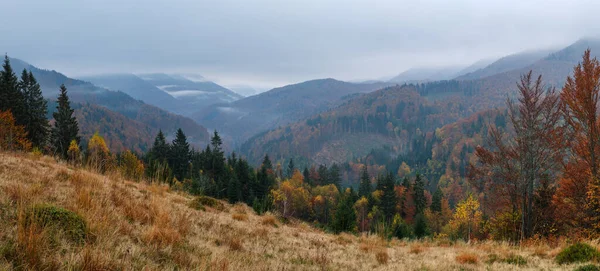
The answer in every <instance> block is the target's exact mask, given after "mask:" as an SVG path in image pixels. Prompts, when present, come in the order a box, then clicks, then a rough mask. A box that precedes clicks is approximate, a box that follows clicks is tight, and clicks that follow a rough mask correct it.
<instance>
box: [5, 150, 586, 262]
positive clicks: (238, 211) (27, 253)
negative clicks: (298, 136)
mask: <svg viewBox="0 0 600 271" xmlns="http://www.w3.org/2000/svg"><path fill="white" fill-rule="evenodd" d="M191 200H192V197H191V196H189V195H187V194H183V193H177V192H173V191H170V190H169V189H168V188H167V187H165V186H159V185H151V184H146V183H135V182H130V181H127V180H123V179H122V178H120V177H119V176H118V175H111V176H102V175H97V174H94V173H90V172H88V171H84V170H80V169H74V168H72V167H69V166H67V165H65V164H62V163H57V162H55V161H54V160H53V159H52V158H49V157H37V158H36V157H33V156H32V155H28V154H7V153H1V152H0V229H2V230H1V231H0V270H4V269H9V270H10V269H13V268H14V265H19V264H20V267H22V268H23V269H47V270H53V269H61V270H64V269H69V270H73V269H75V270H120V269H135V270H140V269H147V270H173V269H176V268H179V269H186V270H189V269H193V270H197V269H200V270H370V269H376V270H460V269H472V270H486V269H491V270H514V269H516V268H519V269H520V268H522V269H529V270H540V269H544V270H560V269H564V270H571V269H573V267H574V266H562V267H561V266H558V265H556V264H554V263H553V260H552V257H553V256H554V255H555V254H556V253H557V252H558V250H559V248H558V247H557V248H550V247H548V246H547V245H546V244H538V245H532V246H528V247H524V248H516V247H510V246H508V245H506V244H498V243H491V242H485V243H474V244H470V245H467V244H464V243H458V244H453V245H450V244H447V243H444V242H434V241H429V242H403V241H398V240H393V241H391V242H384V241H382V240H381V239H380V238H378V237H376V236H354V235H349V234H342V235H332V234H327V233H323V232H321V231H320V230H317V229H314V228H311V227H310V226H308V225H306V224H304V223H299V222H291V223H289V224H282V223H281V222H279V221H278V220H276V219H275V218H274V217H273V216H271V215H265V216H257V215H255V214H254V213H253V212H252V210H251V209H250V208H248V207H247V206H245V205H234V206H231V205H228V204H225V208H224V210H222V211H219V210H216V209H212V208H206V210H205V211H200V210H196V209H192V208H190V207H189V204H190V202H191ZM40 203H46V204H53V205H56V206H59V207H63V208H65V209H68V210H71V211H74V212H76V213H78V214H79V215H81V216H82V217H83V218H84V219H85V221H86V222H87V225H88V229H89V232H88V235H87V237H86V239H85V243H84V244H80V245H77V244H73V243H70V242H69V241H68V240H67V239H65V238H61V237H60V236H57V235H52V234H49V233H50V231H49V230H48V229H45V228H40V227H37V228H36V227H35V225H31V224H29V226H28V224H26V223H25V222H24V221H25V220H24V218H23V217H25V215H24V214H26V211H25V210H27V209H28V208H29V207H30V206H33V205H36V204H40ZM513 253H514V254H519V255H522V256H523V257H525V258H526V259H527V261H528V264H527V265H526V266H521V267H517V266H515V265H511V264H507V263H498V262H496V263H493V264H486V263H485V261H486V259H487V258H488V256H489V255H491V254H497V255H499V256H501V257H502V256H505V255H510V254H513ZM457 256H461V257H459V259H457ZM473 258H474V259H475V260H476V261H477V263H476V264H471V263H464V264H461V263H459V260H460V259H463V260H464V259H467V260H464V261H466V262H469V261H472V260H473ZM27 264H30V265H29V266H27ZM31 264H37V266H32V265H31Z"/></svg>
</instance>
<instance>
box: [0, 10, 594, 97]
mask: <svg viewBox="0 0 600 271" xmlns="http://www.w3.org/2000/svg"><path fill="white" fill-rule="evenodd" d="M1 1H2V5H1V6H0V37H1V38H0V49H1V50H2V51H3V52H7V53H8V54H9V56H12V57H17V58H21V59H23V60H26V61H28V62H30V63H32V64H34V65H36V66H39V67H42V68H47V69H55V70H58V71H61V72H63V73H65V74H67V75H69V76H81V75H89V74H95V73H116V72H133V73H136V72H138V73H139V72H185V73H198V74H202V75H204V76H205V77H208V78H210V79H212V80H214V81H216V82H219V83H222V84H224V85H234V84H247V85H252V86H256V87H260V88H268V87H274V86H279V85H283V84H287V83H294V82H300V81H305V80H310V79H315V78H326V77H333V78H336V79H341V80H360V79H376V78H381V77H384V76H391V75H395V74H398V73H400V72H402V71H403V70H406V69H408V68H411V67H423V66H452V65H468V64H470V63H472V62H475V61H477V60H480V59H485V58H492V57H499V56H503V55H506V54H510V53H514V52H518V51H522V50H529V49H536V48H548V47H557V46H563V45H568V44H570V43H572V42H574V41H576V40H577V39H579V38H581V37H584V36H598V34H599V33H600V16H598V11H600V1H597V0H581V1H564V0H563V1H554V0H545V1H541V0H540V1H537V0H536V1H523V0H502V1H484V0H457V1H448V0H439V1H433V0H430V1H416V0H408V1H399V0H393V1H392V0H390V1H383V0H381V1H374V0H370V1H352V0H339V1H338V0H299V1H291V0H288V1H284V0H274V1H268V0H236V1H230V0H213V1H204V0H168V1H167V0H164V1H157V0H143V1H129V0H118V1H117V0H97V1H86V0H56V1H48V0H1Z"/></svg>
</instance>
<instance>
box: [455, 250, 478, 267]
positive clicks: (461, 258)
mask: <svg viewBox="0 0 600 271" xmlns="http://www.w3.org/2000/svg"><path fill="white" fill-rule="evenodd" d="M456 261H457V262H458V263H460V264H477V263H478V262H479V258H478V257H477V255H475V254H473V253H461V254H459V255H458V256H456Z"/></svg>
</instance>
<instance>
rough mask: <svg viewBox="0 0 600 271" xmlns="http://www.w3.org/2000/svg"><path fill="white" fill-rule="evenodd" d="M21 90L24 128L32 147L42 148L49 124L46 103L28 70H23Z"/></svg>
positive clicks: (38, 85) (46, 137)
mask: <svg viewBox="0 0 600 271" xmlns="http://www.w3.org/2000/svg"><path fill="white" fill-rule="evenodd" d="M21 91H22V93H23V96H24V98H25V130H26V131H27V137H28V138H29V140H30V141H31V143H32V144H33V146H34V147H38V148H42V147H43V146H44V145H45V143H46V140H47V139H48V132H49V129H50V125H49V124H48V119H47V118H46V114H48V105H47V102H46V100H45V99H44V97H43V96H42V89H41V88H40V84H38V82H37V80H36V79H35V77H34V76H33V74H32V73H31V71H30V72H27V71H26V70H23V73H22V75H21Z"/></svg>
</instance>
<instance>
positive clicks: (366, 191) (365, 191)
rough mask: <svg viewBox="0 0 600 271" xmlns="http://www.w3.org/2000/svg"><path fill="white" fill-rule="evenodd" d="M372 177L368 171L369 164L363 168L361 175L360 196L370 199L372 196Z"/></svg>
mask: <svg viewBox="0 0 600 271" xmlns="http://www.w3.org/2000/svg"><path fill="white" fill-rule="evenodd" d="M371 190H373V188H372V187H371V178H370V177H369V172H368V171H367V166H365V167H364V168H363V171H362V174H361V175H360V186H359V187H358V196H359V197H365V198H367V199H369V198H370V197H371Z"/></svg>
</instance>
